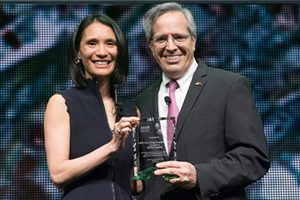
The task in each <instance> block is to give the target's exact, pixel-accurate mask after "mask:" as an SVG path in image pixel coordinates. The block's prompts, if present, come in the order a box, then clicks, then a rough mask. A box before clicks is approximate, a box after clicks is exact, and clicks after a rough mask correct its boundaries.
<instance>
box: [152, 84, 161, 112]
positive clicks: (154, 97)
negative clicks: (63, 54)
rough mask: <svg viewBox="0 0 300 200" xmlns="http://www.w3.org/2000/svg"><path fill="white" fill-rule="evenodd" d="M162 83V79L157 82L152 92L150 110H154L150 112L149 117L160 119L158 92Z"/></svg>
mask: <svg viewBox="0 0 300 200" xmlns="http://www.w3.org/2000/svg"><path fill="white" fill-rule="evenodd" d="M161 81H162V80H161V79H159V80H158V81H156V82H155V83H154V85H153V88H152V91H150V98H151V101H150V102H151V103H152V105H151V106H150V108H153V109H152V110H150V115H149V116H155V117H158V91H159V88H160V83H161Z"/></svg>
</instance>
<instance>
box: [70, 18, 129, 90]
mask: <svg viewBox="0 0 300 200" xmlns="http://www.w3.org/2000/svg"><path fill="white" fill-rule="evenodd" d="M95 21H97V22H100V23H101V24H104V25H106V26H109V27H110V28H111V29H112V30H113V32H114V34H115V36H116V39H117V47H118V57H117V62H116V67H115V69H114V71H113V73H112V76H111V79H110V86H111V87H110V89H111V90H112V89H113V88H114V87H113V85H114V84H120V83H123V82H124V81H125V79H126V77H127V75H128V47H127V41H126V40H125V37H124V34H123V32H122V31H121V29H120V27H119V26H118V25H117V23H116V22H115V21H114V20H113V19H111V18H110V17H108V16H107V15H104V14H92V15H88V16H87V17H85V18H84V19H83V20H82V21H81V23H80V24H79V26H78V27H77V30H76V31H75V33H74V35H73V39H72V42H71V44H70V49H69V52H68V67H69V72H70V76H71V79H72V81H73V83H74V84H75V86H77V87H86V78H85V75H84V66H83V65H82V62H81V61H79V62H76V59H77V53H78V51H79V48H80V41H81V39H82V34H83V32H84V30H85V29H86V27H88V26H89V25H90V24H91V23H93V22H95ZM112 95H114V94H112Z"/></svg>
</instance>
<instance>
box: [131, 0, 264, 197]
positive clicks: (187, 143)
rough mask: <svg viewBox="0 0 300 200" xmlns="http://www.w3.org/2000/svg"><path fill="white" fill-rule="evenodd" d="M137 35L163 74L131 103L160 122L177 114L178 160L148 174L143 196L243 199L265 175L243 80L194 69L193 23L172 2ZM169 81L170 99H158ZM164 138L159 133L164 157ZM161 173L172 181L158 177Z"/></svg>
mask: <svg viewBox="0 0 300 200" xmlns="http://www.w3.org/2000/svg"><path fill="white" fill-rule="evenodd" d="M144 29H145V33H146V38H147V39H148V41H149V46H150V48H151V50H152V53H153V56H154V58H155V59H156V61H157V63H158V64H159V65H160V67H161V69H162V71H163V74H162V78H161V80H159V81H157V82H156V83H155V84H154V85H152V86H151V87H150V88H148V89H147V90H146V91H144V92H143V93H142V94H140V95H139V96H138V97H137V98H136V104H137V106H138V108H139V109H140V111H141V117H163V116H167V115H168V106H170V103H171V104H172V103H174V104H175V103H176V106H177V108H178V110H179V114H178V116H175V117H177V120H176V132H175V140H176V142H177V145H176V146H177V148H176V152H177V161H171V160H172V159H170V161H166V162H161V163H158V164H157V165H156V166H157V168H158V169H157V170H156V171H155V175H154V176H153V177H152V178H151V179H150V180H149V181H145V182H144V194H143V198H144V199H146V200H148V199H149V200H156V199H168V200H169V199H178V200H179V199H180V200H181V199H186V200H190V199H191V200H193V199H203V200H207V199H232V200H237V199H246V195H245V191H244V189H245V187H246V186H247V185H249V184H250V183H252V182H254V181H256V180H257V179H259V178H260V177H262V176H263V175H264V174H265V173H266V172H267V171H268V169H269V158H268V152H267V147H266V141H265V137H264V133H263V125H262V122H261V119H260V116H259V113H258V112H257V110H256V107H255V104H254V102H253V100H252V97H251V89H250V85H249V82H248V80H247V79H246V78H245V77H243V76H241V75H238V74H234V73H232V72H226V71H224V70H220V69H214V68H209V67H207V66H206V65H205V64H204V63H203V62H202V61H198V63H197V61H196V60H195V58H194V51H195V44H196V27H195V22H194V19H193V17H192V15H191V13H190V11H188V10H187V9H184V8H182V7H181V5H179V4H177V3H163V4H160V5H157V6H156V7H154V8H152V9H150V10H149V11H148V12H147V13H146V15H145V18H144ZM169 81H176V82H177V84H178V86H177V89H176V91H175V99H173V100H171V101H170V98H165V97H166V96H169V95H170V93H169V92H170V91H169V88H168V85H169ZM165 99H167V102H165ZM173 101H175V102H173ZM167 104H169V105H167ZM176 106H175V107H176ZM166 132H167V131H166V128H165V129H164V130H163V136H164V141H165V143H166V144H165V146H166V151H167V152H168V151H169V150H168V147H167V139H165V138H166V137H167V133H166ZM172 149H173V148H171V149H170V152H168V153H169V155H170V158H172V155H173V154H174V152H172V151H174V150H172ZM164 174H171V175H177V176H178V178H173V179H169V180H168V179H163V177H164V176H162V175H164Z"/></svg>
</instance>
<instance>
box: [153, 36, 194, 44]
mask: <svg viewBox="0 0 300 200" xmlns="http://www.w3.org/2000/svg"><path fill="white" fill-rule="evenodd" d="M169 37H171V40H172V41H173V42H174V44H175V45H182V44H184V43H185V42H186V41H187V40H188V38H189V37H190V35H185V34H171V35H160V36H157V37H153V38H152V40H151V42H152V43H153V44H154V45H156V46H161V47H162V46H166V45H167V43H168V41H169Z"/></svg>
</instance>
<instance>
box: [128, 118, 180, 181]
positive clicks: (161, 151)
mask: <svg viewBox="0 0 300 200" xmlns="http://www.w3.org/2000/svg"><path fill="white" fill-rule="evenodd" d="M163 120H164V121H165V124H167V121H168V120H172V124H173V125H174V126H173V131H174V133H175V117H160V118H154V117H149V118H141V119H140V124H139V125H138V126H137V127H136V128H133V140H134V141H133V143H134V144H133V145H134V146H133V147H134V161H135V163H134V164H135V166H137V160H138V161H139V162H138V163H139V169H140V170H139V172H138V173H137V174H136V175H135V176H134V177H133V178H132V179H133V180H148V179H150V177H151V175H152V174H153V173H154V171H155V170H156V167H155V165H156V163H158V162H163V161H167V160H169V156H168V154H167V151H166V149H165V145H164V140H163V135H162V131H161V122H162V121H163ZM173 135H175V134H173ZM172 147H173V153H174V159H175V160H176V142H175V137H174V138H173V145H172ZM175 177H177V176H174V175H167V174H166V175H164V176H163V178H164V179H170V178H175Z"/></svg>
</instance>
